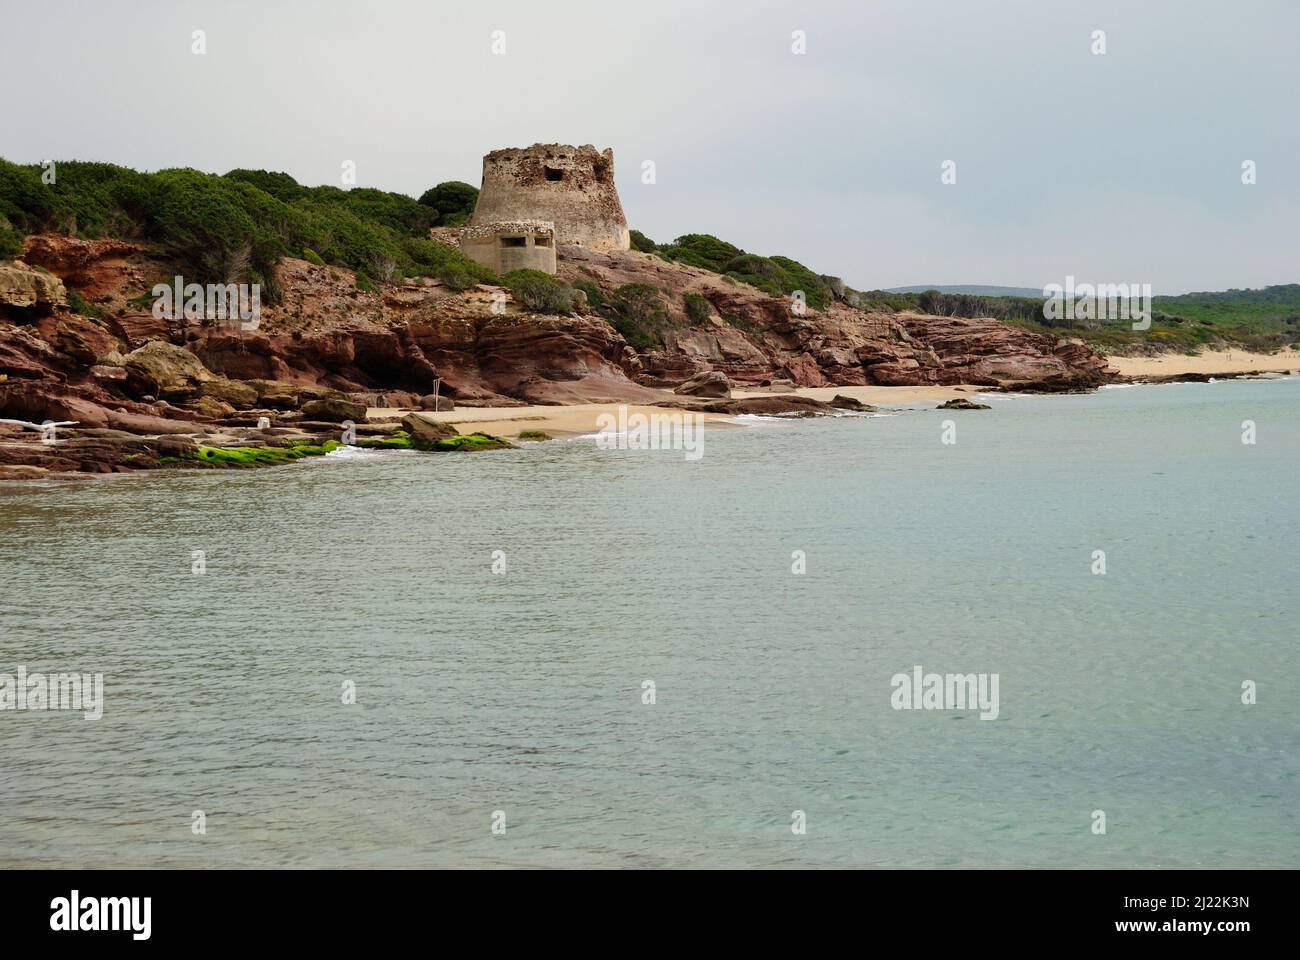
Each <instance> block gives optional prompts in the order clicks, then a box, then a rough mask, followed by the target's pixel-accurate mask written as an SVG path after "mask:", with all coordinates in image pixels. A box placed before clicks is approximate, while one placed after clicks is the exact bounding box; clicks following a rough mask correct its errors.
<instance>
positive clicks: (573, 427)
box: [368, 386, 983, 439]
mask: <svg viewBox="0 0 1300 960" xmlns="http://www.w3.org/2000/svg"><path fill="white" fill-rule="evenodd" d="M981 389H983V388H981V387H976V386H957V387H874V386H873V387H798V388H796V389H794V390H785V391H781V393H785V394H787V395H788V394H791V393H794V394H798V395H799V396H804V397H813V398H815V399H817V400H830V399H832V398H833V397H835V396H836V395H837V394H842V395H844V396H849V397H853V398H854V399H856V400H861V401H862V402H863V403H869V404H872V405H875V406H916V407H932V406H937V405H938V404H940V403H942V402H943V401H945V400H951V399H952V398H954V397H962V396H971V395H972V394H974V393H978V392H979V391H980V390H981ZM662 392H663V395H664V399H665V400H671V399H672V398H673V396H674V394H673V392H672V391H671V390H664V391H662ZM776 395H777V394H776V393H774V392H773V391H770V390H760V391H747V390H734V391H732V396H733V397H735V398H737V399H743V398H745V397H770V396H776ZM620 406H623V405H622V404H617V403H580V404H574V405H572V406H563V407H557V406H527V407H457V408H456V409H455V410H451V411H446V412H443V413H440V414H438V419H439V420H442V421H445V422H446V423H452V424H456V425H457V427H458V429H460V430H461V432H462V433H472V432H474V431H482V432H483V433H490V434H492V435H494V436H498V437H506V438H507V439H510V438H514V437H517V436H519V434H520V433H521V432H523V431H525V430H540V431H542V432H544V433H547V434H550V435H551V436H552V437H576V436H581V435H582V434H586V433H595V432H596V431H597V430H599V426H598V425H597V419H598V418H599V417H600V415H601V414H602V413H608V414H613V415H617V414H618V410H619V407H620ZM677 409H679V408H676V407H652V406H647V405H643V404H628V405H627V410H628V413H629V414H633V413H643V414H646V415H649V414H653V413H657V414H665V413H672V412H673V411H674V410H677ZM687 412H689V411H687ZM406 413H407V411H405V410H401V409H397V408H395V407H371V408H370V410H369V413H368V416H369V418H370V419H371V420H391V419H400V418H401V417H402V416H404V415H405V414H406ZM700 416H702V417H704V419H705V422H706V423H708V424H709V425H710V426H712V427H732V426H737V424H736V423H735V421H734V419H733V418H732V417H730V416H728V415H727V414H722V413H704V414H700Z"/></svg>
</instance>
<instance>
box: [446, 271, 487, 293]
mask: <svg viewBox="0 0 1300 960" xmlns="http://www.w3.org/2000/svg"><path fill="white" fill-rule="evenodd" d="M438 280H439V281H440V282H441V283H442V284H443V286H445V287H447V288H448V289H450V290H455V291H456V292H457V293H459V292H460V291H462V290H468V289H469V288H470V287H472V286H474V284H476V283H478V282H479V281H478V280H476V279H475V278H474V276H473V275H472V274H470V272H469V271H468V270H466V269H465V268H464V267H460V266H449V267H443V268H441V269H439V270H438Z"/></svg>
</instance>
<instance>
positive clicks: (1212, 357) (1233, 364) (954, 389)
mask: <svg viewBox="0 0 1300 960" xmlns="http://www.w3.org/2000/svg"><path fill="white" fill-rule="evenodd" d="M1110 365H1111V367H1112V368H1113V369H1115V370H1117V371H1118V372H1119V373H1121V374H1123V375H1124V376H1129V377H1138V376H1168V375H1171V374H1179V373H1232V372H1238V371H1243V370H1257V371H1259V372H1261V373H1264V372H1269V371H1278V372H1285V371H1287V370H1300V351H1294V350H1292V351H1283V352H1280V353H1277V354H1261V353H1246V352H1245V351H1241V350H1231V351H1228V350H1224V351H1208V352H1206V353H1202V354H1200V355H1198V356H1184V355H1182V354H1164V355H1163V356H1158V357H1111V358H1110ZM987 389H988V388H987V387H981V386H978V385H974V384H958V385H955V386H947V387H930V386H922V387H881V386H864V387H796V388H795V389H794V390H786V391H780V392H782V393H786V394H789V393H795V394H798V395H799V396H802V397H812V398H814V399H816V400H831V399H832V398H834V397H835V396H836V395H837V394H841V395H844V396H848V397H853V398H854V399H855V400H861V401H862V402H863V403H868V404H871V405H873V406H878V407H889V406H893V407H917V408H922V409H925V408H931V407H935V406H938V405H939V404H941V403H943V402H944V401H946V400H952V399H954V398H957V397H971V396H973V395H975V394H978V393H981V392H983V391H986V390H987ZM662 392H663V396H664V399H665V400H670V399H672V398H673V396H674V394H673V392H672V391H671V390H664V391H662ZM731 395H732V396H733V397H734V398H736V399H744V398H746V397H770V396H774V395H776V392H774V391H771V390H733V391H732V394H731ZM620 406H621V405H620V404H617V403H582V404H574V405H573V406H563V407H557V406H527V407H458V408H457V409H455V410H451V411H447V412H444V413H441V414H439V415H438V419H440V420H444V421H446V422H447V423H454V424H457V425H459V427H460V429H461V431H462V432H465V433H470V432H474V431H482V432H484V433H490V434H493V435H494V436H499V437H506V438H513V437H517V436H519V434H520V433H521V432H523V431H525V430H540V431H542V432H544V433H547V434H550V435H551V436H552V437H575V436H580V435H582V434H585V433H595V432H596V431H597V430H598V429H599V427H598V425H597V418H599V416H600V415H601V414H602V413H609V414H615V415H616V414H617V412H618V409H619V407H620ZM673 409H676V408H666V407H652V406H645V405H639V404H631V405H629V406H628V412H629V413H644V414H647V415H648V414H652V413H659V414H663V413H671V412H672V410H673ZM406 412H407V411H404V410H400V409H397V408H393V407H372V408H371V409H370V411H369V416H370V419H371V420H390V419H399V418H401V417H402V416H403V415H405V413H406ZM702 416H703V417H704V418H705V420H706V421H707V422H709V424H710V425H711V426H718V427H729V426H734V425H735V423H734V421H733V419H732V418H731V417H729V416H727V415H726V414H720V413H706V414H702Z"/></svg>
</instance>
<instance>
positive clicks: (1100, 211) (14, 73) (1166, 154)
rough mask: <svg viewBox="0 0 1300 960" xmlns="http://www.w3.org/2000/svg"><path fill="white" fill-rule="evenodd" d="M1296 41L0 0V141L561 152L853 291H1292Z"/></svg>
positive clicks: (400, 165) (268, 158)
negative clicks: (607, 157)
mask: <svg viewBox="0 0 1300 960" xmlns="http://www.w3.org/2000/svg"><path fill="white" fill-rule="evenodd" d="M196 29H202V30H205V31H206V34H207V54H206V55H205V56H195V55H193V54H192V53H191V52H190V50H191V42H192V41H191V33H192V31H193V30H196ZM494 30H504V31H505V37H506V50H507V53H506V55H504V56H497V55H494V54H493V53H492V51H491V34H492V31H494ZM794 30H803V31H805V32H806V34H807V53H806V54H805V55H802V56H796V55H794V54H792V53H791V49H790V48H791V32H792V31H794ZM1094 30H1105V31H1106V45H1107V53H1106V54H1105V55H1104V56H1096V55H1094V54H1093V53H1092V52H1091V49H1090V48H1091V44H1092V38H1091V35H1092V32H1093V31H1094ZM1298 35H1300V4H1297V3H1295V2H1294V0H1239V2H1210V0H1141V2H1138V0H1127V2H1109V0H1092V2H1072V0H932V2H923V0H912V2H906V0H870V2H867V0H864V2H746V3H742V2H739V0H736V2H730V3H721V2H703V0H692V2H676V0H655V2H640V3H631V2H609V0H604V2H568V0H551V2H549V3H541V2H537V0H529V2H497V3H480V2H474V3H471V2H468V0H456V2H452V3H443V2H427V0H426V2H416V0H368V2H365V3H361V2H337V0H325V2H307V0H299V2H286V0H279V2H277V0H222V2H217V0H171V2H162V0H156V2H155V0H131V2H125V0H123V2H99V3H92V2H70V0H45V2H41V3H30V2H25V0H24V2H19V0H0V84H3V89H4V91H5V93H4V100H3V103H4V105H3V107H2V108H0V156H4V157H5V158H6V159H9V160H14V161H19V162H35V161H38V160H41V159H44V158H47V157H53V158H56V159H59V158H62V159H70V158H75V159H94V160H106V161H112V162H115V163H120V164H124V165H127V166H132V167H136V168H139V169H149V170H154V169H159V168H162V167H170V166H192V167H196V168H198V169H201V170H208V171H213V172H218V173H220V172H225V171H226V170H228V169H230V168H232V167H254V168H265V169H271V170H284V171H287V172H288V173H290V174H292V175H293V176H294V177H296V178H297V179H298V180H299V181H301V182H303V183H308V184H316V183H334V184H338V183H339V175H340V165H341V163H342V162H343V161H344V160H354V161H355V162H356V164H357V175H358V184H359V185H361V186H374V187H380V188H383V189H388V190H399V191H402V192H404V193H409V194H412V195H416V196H418V195H419V194H420V193H421V192H422V191H423V190H424V189H425V188H427V187H429V186H432V185H433V184H435V183H437V182H439V181H441V180H448V179H463V180H468V181H470V182H472V183H474V184H476V185H477V183H478V180H479V174H480V170H481V166H480V162H481V156H482V154H484V153H486V152H487V151H488V150H491V149H494V148H497V147H505V146H522V145H527V144H530V143H533V142H536V141H544V142H550V141H557V142H562V143H577V144H582V143H593V144H595V145H596V146H597V147H601V148H603V147H607V146H608V147H613V148H614V154H615V160H616V174H617V180H618V184H619V188H620V192H621V195H622V198H623V204H624V207H625V208H626V210H627V215H628V220H629V222H630V224H631V225H632V226H633V227H635V228H638V229H640V230H642V231H643V232H645V233H646V234H648V235H649V236H651V237H653V238H654V239H656V240H660V241H665V240H670V239H672V238H674V237H676V236H678V235H680V234H683V233H688V232H704V233H713V234H716V235H718V236H720V237H722V238H724V239H727V240H730V241H732V242H733V243H736V244H738V245H740V246H742V247H744V248H746V249H748V250H752V251H754V252H757V253H764V254H775V253H780V254H784V255H786V256H790V257H794V258H795V259H798V260H801V261H803V262H804V263H806V264H808V265H809V266H811V267H813V268H814V269H817V270H820V271H822V272H825V273H834V274H839V275H841V276H843V277H844V278H845V279H846V280H847V281H848V282H849V283H850V284H852V285H854V286H857V287H861V288H872V287H877V286H882V287H883V286H900V285H904V284H914V283H931V282H933V283H1002V284H1012V285H1020V286H1037V287H1041V286H1042V285H1043V284H1045V283H1048V282H1063V281H1064V278H1065V276H1066V275H1067V274H1073V275H1074V276H1076V277H1077V278H1078V279H1079V280H1080V281H1091V282H1150V283H1152V284H1153V285H1154V287H1155V289H1156V291H1157V292H1158V293H1179V292H1184V291H1187V290H1207V289H1223V288H1226V287H1233V286H1237V287H1244V286H1262V285H1264V284H1268V283H1289V282H1295V281H1298V280H1300V276H1298V274H1300V269H1298V264H1297V256H1296V254H1297V240H1296V224H1297V223H1298V222H1300V175H1298V172H1297V171H1298V167H1300V122H1297V121H1298V120H1300V116H1298V111H1297V109H1296V98H1297V91H1298V90H1300V57H1297V56H1296V54H1295V50H1294V44H1295V39H1296V37H1297V36H1298ZM647 159H648V160H653V161H654V162H655V164H656V174H657V182H656V183H655V184H654V185H643V184H642V183H641V176H640V173H641V163H642V161H643V160H647ZM945 160H953V161H955V162H956V164H957V183H956V184H955V185H951V186H948V185H943V184H941V182H940V166H941V164H942V163H943V161H945ZM1243 160H1253V161H1255V162H1256V164H1257V168H1258V183H1257V184H1256V185H1254V186H1244V185H1242V183H1241V163H1242V161H1243Z"/></svg>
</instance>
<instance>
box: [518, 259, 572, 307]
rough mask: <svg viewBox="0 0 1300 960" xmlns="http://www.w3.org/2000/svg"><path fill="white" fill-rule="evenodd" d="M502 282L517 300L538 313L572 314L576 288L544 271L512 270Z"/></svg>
mask: <svg viewBox="0 0 1300 960" xmlns="http://www.w3.org/2000/svg"><path fill="white" fill-rule="evenodd" d="M501 279H502V282H503V283H504V284H505V285H506V286H507V287H509V288H510V292H511V293H512V294H514V297H515V299H516V300H518V301H519V302H520V303H522V304H523V305H524V306H525V307H527V308H528V309H529V310H535V311H537V312H538V313H572V312H573V309H574V306H575V293H574V288H573V287H571V286H569V284H567V283H565V282H564V281H563V280H560V279H559V278H557V277H553V276H551V275H550V274H549V273H546V272H545V271H543V270H511V271H510V272H509V273H507V274H506V275H505V276H504V277H502V278H501Z"/></svg>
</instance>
